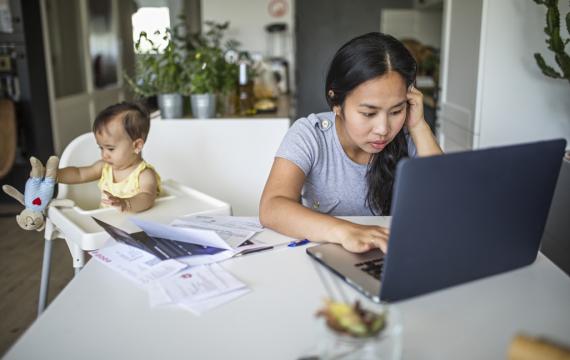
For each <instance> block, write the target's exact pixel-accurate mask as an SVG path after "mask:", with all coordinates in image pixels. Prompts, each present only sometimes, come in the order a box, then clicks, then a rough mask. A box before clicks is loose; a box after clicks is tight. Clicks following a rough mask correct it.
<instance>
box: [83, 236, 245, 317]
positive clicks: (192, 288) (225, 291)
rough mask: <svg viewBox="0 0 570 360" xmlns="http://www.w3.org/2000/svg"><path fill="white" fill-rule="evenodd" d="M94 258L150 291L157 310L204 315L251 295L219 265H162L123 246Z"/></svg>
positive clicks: (98, 252)
mask: <svg viewBox="0 0 570 360" xmlns="http://www.w3.org/2000/svg"><path fill="white" fill-rule="evenodd" d="M90 254H91V255H92V256H93V258H94V259H97V260H98V261H100V262H102V263H103V264H105V265H107V266H108V267H110V268H111V269H113V270H115V271H117V272H119V273H120V274H122V275H124V276H126V277H127V278H128V279H129V280H131V281H132V282H134V283H135V284H137V285H138V286H139V287H142V288H144V289H146V290H147V291H148V293H149V299H150V303H151V306H153V307H155V306H159V305H179V306H181V307H183V308H185V309H187V310H190V311H191V312H193V313H194V314H197V315H200V314H201V313H203V312H205V311H207V310H210V309H213V308H215V307H218V306H220V305H222V304H224V303H227V302H229V301H231V300H233V299H235V298H237V297H240V296H242V295H244V294H246V293H247V292H249V291H250V290H249V288H248V287H247V286H246V285H245V284H244V283H242V282H241V281H239V280H238V279H236V278H235V277H234V276H233V275H231V274H230V273H229V272H227V271H226V270H224V269H223V268H222V267H221V266H220V265H218V264H209V265H200V266H194V267H190V266H188V265H187V264H185V263H182V262H179V261H177V260H174V259H169V260H164V261H161V260H160V259H159V258H158V257H156V256H154V255H152V254H150V253H148V252H146V251H144V250H141V249H138V248H135V247H132V246H129V245H125V244H122V243H115V244H112V245H111V246H108V247H106V248H103V249H99V250H95V251H92V252H90Z"/></svg>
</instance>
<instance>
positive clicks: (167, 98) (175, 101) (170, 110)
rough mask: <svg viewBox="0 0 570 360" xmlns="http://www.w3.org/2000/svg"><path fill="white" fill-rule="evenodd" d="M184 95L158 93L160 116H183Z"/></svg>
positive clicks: (175, 117)
mask: <svg viewBox="0 0 570 360" xmlns="http://www.w3.org/2000/svg"><path fill="white" fill-rule="evenodd" d="M183 104H184V103H183V102H182V95H180V94H176V93H172V94H160V95H158V108H159V109H160V117H162V118H163V119H179V118H181V117H182V110H183Z"/></svg>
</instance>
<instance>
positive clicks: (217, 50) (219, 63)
mask: <svg viewBox="0 0 570 360" xmlns="http://www.w3.org/2000/svg"><path fill="white" fill-rule="evenodd" d="M205 24H206V26H207V28H208V30H207V31H206V32H205V33H204V34H203V35H197V36H192V37H190V38H188V41H189V42H190V46H188V47H189V48H191V49H193V50H191V52H190V54H189V56H188V57H187V61H186V64H185V66H184V67H185V72H186V78H187V79H189V83H188V84H187V86H188V87H189V89H188V90H189V92H190V93H193V94H204V93H224V94H227V93H230V92H232V91H234V90H235V89H236V88H237V84H238V65H237V64H236V63H232V62H228V61H226V59H225V54H226V53H227V52H228V51H236V49H237V48H238V47H239V43H238V42H237V41H235V40H228V41H226V42H225V43H224V44H222V39H223V37H224V33H225V31H226V30H227V29H228V27H229V22H225V23H216V22H214V21H206V23H205Z"/></svg>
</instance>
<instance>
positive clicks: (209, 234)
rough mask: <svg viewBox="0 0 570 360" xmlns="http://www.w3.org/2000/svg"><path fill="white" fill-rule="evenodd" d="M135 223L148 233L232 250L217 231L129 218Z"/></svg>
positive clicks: (152, 235)
mask: <svg viewBox="0 0 570 360" xmlns="http://www.w3.org/2000/svg"><path fill="white" fill-rule="evenodd" d="M129 220H131V221H132V222H133V223H134V224H135V225H137V226H138V227H140V228H141V229H142V230H143V231H144V232H145V233H146V234H147V235H149V236H151V237H157V238H162V239H170V240H176V241H182V242H185V243H191V244H198V245H202V246H211V247H215V248H219V249H226V250H231V249H232V247H231V246H230V245H228V243H226V242H225V241H224V239H222V238H221V237H220V236H218V234H216V232H215V231H212V230H202V229H191V228H187V227H175V226H171V225H164V224H160V223H156V222H151V221H147V220H142V219H139V218H134V217H131V218H129Z"/></svg>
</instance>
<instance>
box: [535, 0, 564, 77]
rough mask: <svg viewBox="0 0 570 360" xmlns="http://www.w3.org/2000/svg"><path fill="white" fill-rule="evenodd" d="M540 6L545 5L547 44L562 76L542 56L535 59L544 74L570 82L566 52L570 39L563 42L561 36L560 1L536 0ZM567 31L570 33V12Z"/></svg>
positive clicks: (537, 54) (537, 55) (536, 55)
mask: <svg viewBox="0 0 570 360" xmlns="http://www.w3.org/2000/svg"><path fill="white" fill-rule="evenodd" d="M534 2H535V3H537V4H539V5H544V6H546V8H547V11H546V27H545V28H544V32H545V33H546V35H547V36H548V38H547V39H546V43H547V44H548V49H549V50H550V51H552V52H553V53H554V59H555V60H556V63H557V64H558V67H559V68H560V70H561V72H562V74H560V73H559V72H558V71H556V70H555V69H554V68H553V67H551V66H549V65H547V64H546V61H544V58H543V57H542V55H541V54H539V53H535V54H534V58H535V60H536V63H537V65H538V67H539V68H540V70H542V73H543V74H544V75H546V76H548V77H551V78H555V79H566V80H568V81H569V82H570V56H569V55H568V53H567V52H566V50H565V47H566V45H567V44H568V42H570V39H566V40H563V39H562V37H561V36H560V12H559V10H558V0H534ZM565 20H566V29H567V31H568V32H569V33H570V12H569V13H568V14H566V17H565Z"/></svg>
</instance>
